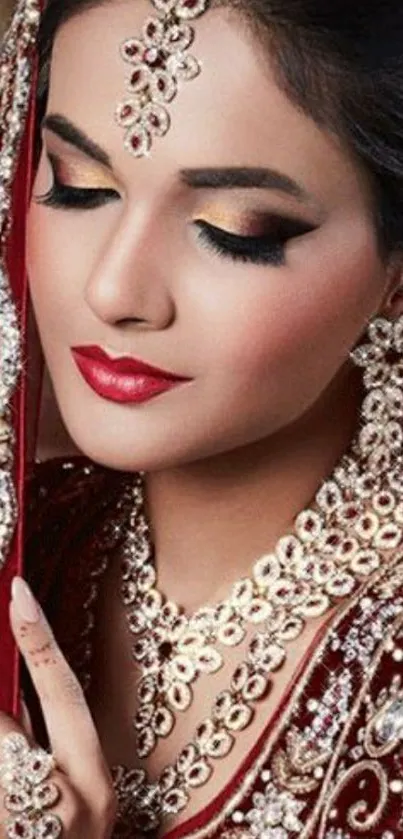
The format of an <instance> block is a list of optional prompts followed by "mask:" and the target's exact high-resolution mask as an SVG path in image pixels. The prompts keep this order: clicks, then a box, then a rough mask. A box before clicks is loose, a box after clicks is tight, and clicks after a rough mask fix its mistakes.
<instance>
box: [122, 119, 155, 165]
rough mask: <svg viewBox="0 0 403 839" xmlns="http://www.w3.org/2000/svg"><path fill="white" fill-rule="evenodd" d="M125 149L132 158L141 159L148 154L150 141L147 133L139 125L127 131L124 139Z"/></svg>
mask: <svg viewBox="0 0 403 839" xmlns="http://www.w3.org/2000/svg"><path fill="white" fill-rule="evenodd" d="M125 148H126V150H127V151H129V152H130V154H132V155H134V157H143V156H144V155H146V154H148V152H149V150H150V148H151V139H150V135H149V133H148V131H146V129H145V128H143V127H142V126H141V125H140V124H136V125H135V126H134V128H133V129H129V130H128V132H127V134H126V137H125Z"/></svg>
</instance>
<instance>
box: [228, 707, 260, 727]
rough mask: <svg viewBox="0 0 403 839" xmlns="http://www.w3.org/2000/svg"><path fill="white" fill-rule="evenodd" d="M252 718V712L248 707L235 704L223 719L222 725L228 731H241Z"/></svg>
mask: <svg viewBox="0 0 403 839" xmlns="http://www.w3.org/2000/svg"><path fill="white" fill-rule="evenodd" d="M252 717H253V711H252V709H251V708H249V707H248V705H244V704H242V703H241V702H237V703H236V704H235V705H233V707H232V708H231V710H230V711H229V712H228V714H227V715H226V717H225V720H224V724H225V726H226V728H229V730H230V731H243V730H244V728H246V727H247V726H248V725H249V723H250V721H251V719H252Z"/></svg>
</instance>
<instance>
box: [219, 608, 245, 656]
mask: <svg viewBox="0 0 403 839" xmlns="http://www.w3.org/2000/svg"><path fill="white" fill-rule="evenodd" d="M253 603H254V601H253V600H252V602H251V603H250V604H249V605H247V606H245V608H244V609H242V615H244V617H245V618H246V619H247V614H248V612H249V610H252V608H253ZM245 634H246V630H245V628H244V627H243V626H242V624H241V623H237V622H235V621H233V622H232V623H227V624H225V626H220V627H219V629H218V632H217V640H218V641H219V642H220V643H221V644H224V645H225V646H226V647H237V646H238V644H240V643H241V641H243V639H244V638H245ZM221 663H222V659H221V661H220V666H221Z"/></svg>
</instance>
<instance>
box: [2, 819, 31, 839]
mask: <svg viewBox="0 0 403 839" xmlns="http://www.w3.org/2000/svg"><path fill="white" fill-rule="evenodd" d="M5 828H6V836H7V837H8V839H35V829H34V826H33V824H32V822H31V821H30V820H29V819H28V818H26V817H25V816H17V817H16V818H11V819H8V820H7V821H6V823H5Z"/></svg>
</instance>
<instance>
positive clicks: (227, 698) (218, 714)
mask: <svg viewBox="0 0 403 839" xmlns="http://www.w3.org/2000/svg"><path fill="white" fill-rule="evenodd" d="M231 706H232V696H231V694H230V693H229V691H227V690H225V691H222V692H221V693H219V694H218V696H217V697H216V699H215V702H214V705H213V719H215V720H222V719H224V717H225V716H226V715H227V714H228V712H229V710H230V708H231Z"/></svg>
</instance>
